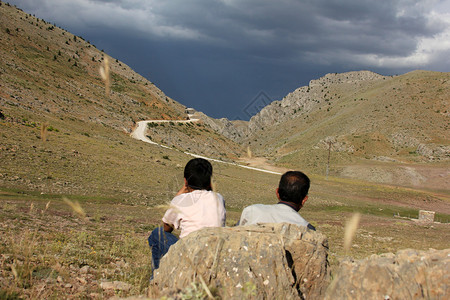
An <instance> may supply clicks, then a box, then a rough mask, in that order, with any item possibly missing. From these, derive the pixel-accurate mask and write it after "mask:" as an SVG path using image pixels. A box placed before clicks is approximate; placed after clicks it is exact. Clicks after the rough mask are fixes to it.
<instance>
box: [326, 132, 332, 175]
mask: <svg viewBox="0 0 450 300" xmlns="http://www.w3.org/2000/svg"><path fill="white" fill-rule="evenodd" d="M330 156H331V141H328V161H327V175H326V180H328V172H329V171H330Z"/></svg>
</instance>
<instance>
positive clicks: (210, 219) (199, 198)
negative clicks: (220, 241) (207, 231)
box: [162, 190, 226, 238]
mask: <svg viewBox="0 0 450 300" xmlns="http://www.w3.org/2000/svg"><path fill="white" fill-rule="evenodd" d="M225 217H226V215H225V202H224V200H223V197H222V195H220V194H218V193H216V192H213V191H206V190H195V191H192V192H190V193H184V194H181V195H178V196H176V197H175V198H173V199H172V201H171V202H170V208H169V209H168V210H167V211H166V213H165V214H164V217H163V219H162V220H163V222H164V223H167V224H172V225H174V227H175V228H176V229H181V233H180V238H183V237H185V236H186V235H188V234H189V233H191V232H193V231H196V230H199V229H201V228H203V227H223V226H225Z"/></svg>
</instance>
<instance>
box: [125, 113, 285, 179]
mask: <svg viewBox="0 0 450 300" xmlns="http://www.w3.org/2000/svg"><path fill="white" fill-rule="evenodd" d="M190 117H191V116H189V120H147V121H139V122H137V123H136V125H137V126H136V128H135V129H134V130H133V132H131V137H132V138H134V139H137V140H140V141H143V142H145V143H149V144H153V145H158V146H160V147H163V148H166V149H172V150H174V149H173V148H171V147H169V146H166V145H162V144H158V143H156V142H154V141H152V140H150V139H149V138H148V137H147V136H146V135H145V130H146V129H147V124H148V123H169V122H172V123H194V122H198V121H199V119H191V118H190ZM182 152H183V153H184V154H187V155H190V156H192V157H198V158H204V159H207V160H209V161H214V162H217V163H221V164H228V165H232V166H236V167H241V168H245V169H250V170H254V171H259V172H264V173H269V174H276V175H281V173H280V172H275V171H269V170H265V169H260V168H255V167H250V166H246V165H241V164H238V163H235V162H226V161H223V160H219V159H215V158H210V157H205V156H202V155H198V154H194V153H190V152H186V151H182Z"/></svg>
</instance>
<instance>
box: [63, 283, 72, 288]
mask: <svg viewBox="0 0 450 300" xmlns="http://www.w3.org/2000/svg"><path fill="white" fill-rule="evenodd" d="M64 287H65V288H66V289H70V288H71V287H72V284H70V283H67V284H66V285H65V286H64Z"/></svg>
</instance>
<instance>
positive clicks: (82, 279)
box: [77, 277, 87, 284]
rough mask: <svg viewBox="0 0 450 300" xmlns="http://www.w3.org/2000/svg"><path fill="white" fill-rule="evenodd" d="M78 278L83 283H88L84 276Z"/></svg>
mask: <svg viewBox="0 0 450 300" xmlns="http://www.w3.org/2000/svg"><path fill="white" fill-rule="evenodd" d="M77 280H78V281H79V282H80V283H81V284H86V283H87V280H86V279H85V278H83V277H77Z"/></svg>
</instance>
